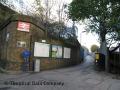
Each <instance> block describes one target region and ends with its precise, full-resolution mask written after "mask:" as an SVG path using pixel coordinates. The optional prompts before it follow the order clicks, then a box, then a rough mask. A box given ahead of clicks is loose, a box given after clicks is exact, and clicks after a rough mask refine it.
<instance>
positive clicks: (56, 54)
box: [52, 45, 62, 58]
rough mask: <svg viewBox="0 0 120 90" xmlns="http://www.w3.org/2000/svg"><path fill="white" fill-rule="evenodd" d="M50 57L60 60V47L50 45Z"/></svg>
mask: <svg viewBox="0 0 120 90" xmlns="http://www.w3.org/2000/svg"><path fill="white" fill-rule="evenodd" d="M52 57H55V58H62V46H57V45H52Z"/></svg>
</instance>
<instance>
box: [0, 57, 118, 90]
mask: <svg viewBox="0 0 120 90" xmlns="http://www.w3.org/2000/svg"><path fill="white" fill-rule="evenodd" d="M93 61H94V59H93V58H92V57H91V56H87V57H86V58H85V61H84V62H83V63H82V64H80V65H77V66H73V67H67V68H62V69H55V70H50V71H42V72H40V73H23V74H19V75H12V74H10V75H6V74H0V90H120V80H117V79H116V78H113V77H114V76H115V75H112V74H109V73H106V72H104V71H100V72H99V71H95V69H94V63H93Z"/></svg>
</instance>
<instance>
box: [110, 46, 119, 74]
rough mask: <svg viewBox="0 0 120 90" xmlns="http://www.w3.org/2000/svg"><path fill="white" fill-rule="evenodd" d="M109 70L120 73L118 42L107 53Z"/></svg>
mask: <svg viewBox="0 0 120 90" xmlns="http://www.w3.org/2000/svg"><path fill="white" fill-rule="evenodd" d="M109 56H110V57H109V65H110V72H111V73H115V74H120V44H119V45H118V46H117V47H115V48H114V49H113V50H111V51H110V53H109Z"/></svg>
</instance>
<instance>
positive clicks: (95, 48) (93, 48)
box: [91, 44, 99, 52]
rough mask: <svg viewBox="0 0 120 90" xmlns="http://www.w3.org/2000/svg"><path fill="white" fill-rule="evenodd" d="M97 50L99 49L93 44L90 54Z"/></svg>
mask: <svg viewBox="0 0 120 90" xmlns="http://www.w3.org/2000/svg"><path fill="white" fill-rule="evenodd" d="M98 49H99V47H98V46H97V45H95V44H94V45H92V46H91V52H96V51H98Z"/></svg>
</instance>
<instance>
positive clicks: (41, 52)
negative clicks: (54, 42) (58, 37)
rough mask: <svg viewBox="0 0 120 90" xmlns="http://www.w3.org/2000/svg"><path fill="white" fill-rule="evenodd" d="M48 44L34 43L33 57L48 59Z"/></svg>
mask: <svg viewBox="0 0 120 90" xmlns="http://www.w3.org/2000/svg"><path fill="white" fill-rule="evenodd" d="M49 51H50V44H45V43H39V42H35V45H34V56H35V57H49Z"/></svg>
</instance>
